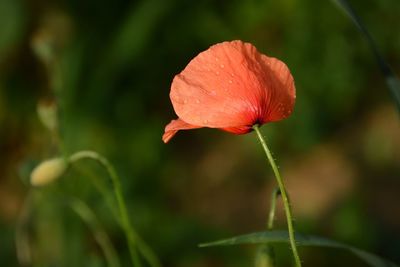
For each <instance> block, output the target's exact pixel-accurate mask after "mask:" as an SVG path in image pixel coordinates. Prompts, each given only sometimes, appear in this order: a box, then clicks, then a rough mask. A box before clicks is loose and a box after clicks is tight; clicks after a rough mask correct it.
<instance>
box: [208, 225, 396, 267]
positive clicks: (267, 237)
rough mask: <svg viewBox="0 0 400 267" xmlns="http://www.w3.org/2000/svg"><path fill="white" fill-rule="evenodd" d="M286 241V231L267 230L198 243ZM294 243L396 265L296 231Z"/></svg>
mask: <svg viewBox="0 0 400 267" xmlns="http://www.w3.org/2000/svg"><path fill="white" fill-rule="evenodd" d="M288 242H289V235H288V232H287V231H268V232H259V233H252V234H247V235H242V236H236V237H232V238H228V239H223V240H219V241H214V242H209V243H204V244H200V247H212V246H230V245H239V244H260V243H261V244H262V243H288ZM296 243H297V245H298V246H314V247H330V248H339V249H345V250H347V251H349V252H351V253H353V254H354V255H356V256H357V257H359V258H360V259H361V260H363V261H364V262H366V263H368V264H369V265H370V266H373V267H397V266H398V265H396V264H394V263H392V262H390V261H387V260H384V259H382V258H380V257H378V256H376V255H374V254H372V253H369V252H366V251H364V250H361V249H358V248H355V247H352V246H350V245H346V244H343V243H340V242H337V241H334V240H330V239H327V238H324V237H318V236H311V235H303V234H298V233H296Z"/></svg>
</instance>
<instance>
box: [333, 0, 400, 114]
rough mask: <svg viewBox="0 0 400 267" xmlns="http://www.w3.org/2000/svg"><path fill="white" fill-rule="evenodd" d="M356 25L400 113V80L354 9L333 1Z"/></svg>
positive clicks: (344, 3)
mask: <svg viewBox="0 0 400 267" xmlns="http://www.w3.org/2000/svg"><path fill="white" fill-rule="evenodd" d="M332 1H333V2H334V3H335V4H336V5H337V6H338V7H339V8H340V9H341V10H342V11H343V12H344V13H345V14H346V15H347V16H348V17H349V18H350V19H351V21H352V22H353V23H354V25H355V26H356V27H357V29H358V30H359V31H360V32H361V34H362V36H363V37H364V39H365V40H366V42H367V43H368V46H369V47H370V49H371V51H372V53H373V54H374V56H375V59H376V61H377V63H378V65H379V68H380V69H381V71H382V73H383V75H384V76H385V80H386V85H387V87H388V88H389V91H390V93H391V96H392V98H393V100H394V102H395V104H396V107H397V110H398V112H399V113H400V80H399V78H398V77H397V76H396V74H395V73H394V72H393V70H392V68H391V67H390V65H389V64H388V63H387V61H386V60H385V59H384V57H383V56H382V54H381V52H380V51H379V49H378V47H377V45H376V44H375V41H374V39H373V38H372V36H371V34H370V33H369V31H368V30H367V28H366V27H365V26H364V23H363V22H362V20H361V18H360V17H359V16H358V15H357V13H356V12H355V10H354V8H353V7H352V6H351V5H350V3H349V2H348V1H347V0H332Z"/></svg>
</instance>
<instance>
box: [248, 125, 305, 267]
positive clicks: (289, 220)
mask: <svg viewBox="0 0 400 267" xmlns="http://www.w3.org/2000/svg"><path fill="white" fill-rule="evenodd" d="M253 129H254V130H255V131H256V133H257V136H258V139H259V140H260V142H261V145H262V147H263V149H264V152H265V154H266V156H267V158H268V161H269V163H270V165H271V167H272V170H273V172H274V175H275V178H276V181H277V183H278V186H279V190H280V192H281V195H282V200H283V205H284V208H285V214H286V221H287V227H288V232H289V241H290V246H291V248H292V252H293V257H294V260H295V263H296V266H297V267H301V261H300V257H299V253H298V251H297V247H296V240H295V237H294V227H293V216H292V211H291V206H290V200H289V196H288V194H287V192H286V188H285V184H284V183H283V180H282V178H281V175H280V173H279V170H278V167H277V166H276V164H275V161H274V158H273V157H272V154H271V151H270V150H269V148H268V146H267V143H266V142H265V139H264V137H263V136H262V134H261V131H260V129H259V127H258V125H255V126H253Z"/></svg>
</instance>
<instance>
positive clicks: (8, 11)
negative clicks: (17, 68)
mask: <svg viewBox="0 0 400 267" xmlns="http://www.w3.org/2000/svg"><path fill="white" fill-rule="evenodd" d="M23 18H24V15H23V14H22V8H21V3H20V1H18V0H2V1H0V25H1V27H0V60H2V57H3V56H4V55H5V54H6V51H7V49H8V48H10V47H11V45H12V44H13V43H14V42H15V41H16V39H18V37H19V36H20V35H21V33H22V24H23Z"/></svg>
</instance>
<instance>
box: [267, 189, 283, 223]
mask: <svg viewBox="0 0 400 267" xmlns="http://www.w3.org/2000/svg"><path fill="white" fill-rule="evenodd" d="M280 194H281V191H280V189H279V187H275V188H274V191H272V195H271V204H270V209H269V215H268V222H267V230H272V228H274V219H275V211H276V199H277V198H278V196H279V195H280Z"/></svg>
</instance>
